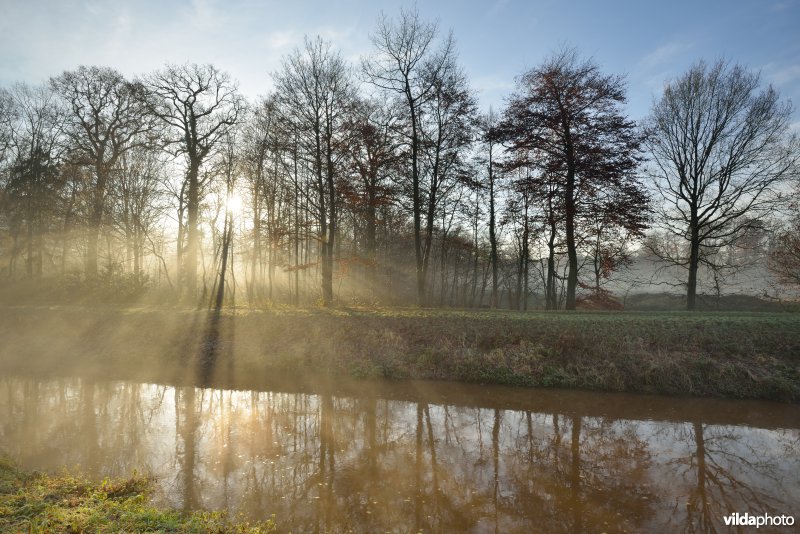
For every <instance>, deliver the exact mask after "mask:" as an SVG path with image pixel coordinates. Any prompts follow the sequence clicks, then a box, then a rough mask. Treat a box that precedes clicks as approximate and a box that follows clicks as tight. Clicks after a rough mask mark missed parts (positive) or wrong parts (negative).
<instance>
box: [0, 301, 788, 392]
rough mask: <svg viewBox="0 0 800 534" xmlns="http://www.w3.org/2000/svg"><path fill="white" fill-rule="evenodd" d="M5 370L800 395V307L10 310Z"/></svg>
mask: <svg viewBox="0 0 800 534" xmlns="http://www.w3.org/2000/svg"><path fill="white" fill-rule="evenodd" d="M0 338H2V339H3V344H2V347H0V369H1V370H2V371H3V372H13V373H30V372H33V373H51V374H58V375H65V374H66V375H72V374H79V375H82V376H90V377H98V378H110V377H115V378H123V379H136V380H148V381H156V382H165V381H166V382H181V383H186V382H189V383H197V382H199V383H200V384H206V385H210V384H213V385H219V386H225V387H236V388H256V389H258V388H264V387H281V386H284V387H286V386H285V385H286V384H288V383H291V382H292V381H294V382H296V381H297V380H298V379H300V380H301V381H304V383H307V384H308V383H312V382H313V380H314V379H316V378H320V379H321V378H322V377H343V376H349V377H356V378H379V377H380V378H390V379H433V380H455V381H464V382H482V383H496V384H510V385H519V386H545V387H569V388H583V389H594V390H608V391H628V392H643V393H664V394H673V395H696V396H716V397H732V398H756V399H771V400H782V401H790V402H796V401H797V400H798V399H800V316H797V315H796V314H789V313H783V314H781V313H774V314H766V313H706V314H688V313H680V312H679V313H664V312H659V313H598V312H585V313H570V314H567V313H541V312H540V313H514V312H505V313H501V312H458V311H428V310H411V309H409V310H383V311H363V310H355V309H338V310H322V309H308V310H269V311H246V312H245V311H234V310H226V311H223V312H222V313H221V314H216V315H215V314H213V313H211V312H205V311H195V310H186V309H174V310H166V309H119V308H84V307H69V306H61V307H16V308H15V307H9V308H4V309H3V310H2V313H1V314H0Z"/></svg>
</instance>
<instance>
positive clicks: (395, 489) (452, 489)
mask: <svg viewBox="0 0 800 534" xmlns="http://www.w3.org/2000/svg"><path fill="white" fill-rule="evenodd" d="M342 389H343V391H345V392H346V393H338V394H337V393H336V392H335V390H333V389H331V388H320V391H318V392H313V391H305V392H302V393H298V392H296V391H295V392H292V391H283V392H279V391H236V390H220V389H199V388H194V387H188V386H187V387H173V386H168V385H156V384H141V383H131V382H97V381H87V380H81V379H77V378H73V379H42V380H35V379H31V378H8V377H6V378H0V450H5V451H6V452H8V453H9V454H10V455H11V456H12V457H13V458H15V459H17V460H18V461H19V462H20V463H21V464H22V465H23V466H24V467H26V468H31V469H39V470H58V469H59V468H60V467H62V466H65V465H66V466H69V467H72V468H77V469H80V470H82V471H83V472H85V473H88V474H89V475H91V476H93V477H105V476H119V475H125V474H129V473H130V472H131V471H132V470H133V469H137V470H139V471H145V472H149V473H152V474H153V475H155V477H156V479H157V483H158V490H157V492H156V495H155V499H156V501H158V502H159V503H162V504H169V505H172V506H175V507H178V508H186V509H197V508H204V509H229V510H231V511H232V512H234V513H239V512H242V513H244V514H246V515H247V516H250V517H253V518H268V517H270V516H271V515H273V514H274V516H275V519H276V522H277V523H278V525H279V527H280V529H281V530H282V531H284V530H291V531H293V532H306V531H314V532H323V531H348V530H349V531H355V532H378V531H380V532H384V531H398V532H418V531H426V532H428V531H430V532H578V531H592V532H601V531H605V532H615V531H629V532H662V531H663V532H674V531H679V530H687V531H713V530H723V531H725V530H726V527H725V526H724V523H723V516H725V515H727V514H728V513H731V512H740V513H744V512H749V513H750V514H763V513H765V512H766V513H770V514H773V515H780V514H791V515H794V516H795V518H797V519H798V520H799V521H800V430H799V429H800V408H798V407H797V406H792V405H782V404H770V403H757V402H740V401H734V402H725V401H711V400H686V399H683V400H681V399H669V398H661V397H647V396H633V395H610V394H597V393H577V392H561V391H536V390H520V389H512V388H500V387H490V388H487V387H478V386H460V385H453V384H444V385H442V384H419V383H416V384H415V383H409V384H385V385H379V387H376V386H375V385H374V384H373V385H372V386H370V387H367V386H364V387H359V386H358V385H356V387H355V388H351V389H350V390H348V389H347V388H342ZM359 389H360V391H361V392H360V393H357V392H358V390H359ZM352 390H355V392H354V391H352ZM789 530H791V529H789ZM764 531H765V529H763V528H762V529H760V532H764Z"/></svg>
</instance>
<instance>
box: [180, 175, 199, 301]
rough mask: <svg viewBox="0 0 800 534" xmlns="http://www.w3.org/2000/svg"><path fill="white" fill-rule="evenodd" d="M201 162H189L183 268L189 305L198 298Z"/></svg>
mask: <svg viewBox="0 0 800 534" xmlns="http://www.w3.org/2000/svg"><path fill="white" fill-rule="evenodd" d="M199 172H200V169H199V162H197V161H190V162H189V173H188V176H187V178H188V182H189V198H188V199H187V202H186V211H187V221H186V224H187V229H186V234H187V235H186V237H187V244H186V257H185V258H183V268H184V272H185V279H186V298H187V301H188V302H189V303H194V302H195V299H196V298H197V254H198V246H199V240H200V231H199V228H198V227H197V222H198V215H199V211H200V206H199V202H200V181H199V176H198V174H199Z"/></svg>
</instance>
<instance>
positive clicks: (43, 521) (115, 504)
mask: <svg viewBox="0 0 800 534" xmlns="http://www.w3.org/2000/svg"><path fill="white" fill-rule="evenodd" d="M152 485H153V482H152V481H151V480H150V479H148V478H147V477H144V476H141V475H133V476H131V477H130V478H127V479H120V480H104V481H102V482H90V481H88V480H86V479H84V478H81V477H80V476H76V475H72V474H67V473H64V474H61V475H46V474H44V473H38V472H33V473H29V472H25V471H22V470H20V469H18V468H17V467H16V466H15V465H14V464H13V462H12V461H11V460H9V459H8V458H5V457H2V456H0V531H3V532H34V533H37V532H86V533H90V532H97V533H100V532H180V533H194V532H197V533H200V532H219V533H223V532H231V533H233V532H237V533H251V534H259V533H268V532H274V531H275V528H274V524H273V522H272V521H267V522H263V523H258V524H251V523H248V522H244V521H232V520H230V519H229V518H228V517H227V515H226V514H224V513H220V512H190V513H189V512H187V513H184V512H180V511H177V510H169V509H162V508H156V507H154V506H151V505H149V504H148V502H147V501H148V499H147V497H148V493H149V492H150V491H151V489H152Z"/></svg>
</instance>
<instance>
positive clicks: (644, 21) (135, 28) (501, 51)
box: [0, 0, 800, 131]
mask: <svg viewBox="0 0 800 534" xmlns="http://www.w3.org/2000/svg"><path fill="white" fill-rule="evenodd" d="M415 5H416V7H417V9H418V10H419V12H420V15H421V16H422V18H424V19H426V20H428V21H435V22H437V23H438V26H439V28H440V30H441V32H442V33H446V32H448V31H452V32H453V36H454V38H455V41H456V44H457V50H458V54H459V58H460V62H461V64H462V66H463V67H464V69H465V71H466V73H467V75H468V76H469V79H470V81H471V84H472V86H473V88H474V89H475V90H476V91H477V94H478V99H479V102H480V104H481V107H482V108H483V109H488V108H489V106H492V107H494V108H495V109H501V108H502V106H503V104H504V101H505V98H507V96H508V95H509V94H510V93H511V92H512V91H513V89H514V84H515V78H516V77H517V76H518V75H520V74H522V73H523V72H524V71H526V70H528V69H530V68H533V67H535V66H537V65H538V64H540V63H541V62H542V61H543V60H544V59H545V58H546V57H547V56H548V55H550V54H552V53H553V52H554V51H556V50H558V49H560V48H562V47H563V46H571V47H576V48H577V49H578V50H579V52H580V53H581V54H582V55H583V56H584V57H591V58H592V59H594V61H595V62H596V63H597V64H598V65H599V66H600V67H601V69H602V70H603V71H604V72H605V73H608V74H624V75H625V76H626V79H627V83H628V98H629V102H628V106H627V111H628V114H629V115H630V116H631V117H632V118H634V119H637V120H638V119H641V118H643V117H645V116H646V115H647V113H648V110H649V108H650V106H651V104H652V102H653V100H654V99H655V98H657V97H658V96H659V94H660V92H661V90H662V89H663V87H664V83H665V82H666V81H667V80H669V79H672V78H675V77H678V76H680V75H681V74H682V73H683V72H685V71H686V70H687V69H688V68H689V67H690V66H691V65H692V64H693V63H695V62H696V61H698V60H700V59H705V60H706V61H712V62H713V61H715V60H717V59H720V58H724V59H727V60H729V61H732V62H736V63H740V64H743V65H745V66H746V67H748V68H750V69H752V70H754V71H759V72H760V73H761V76H762V80H763V81H764V83H765V84H766V83H771V84H773V86H774V87H775V88H776V89H778V91H779V93H780V95H781V96H782V97H783V98H784V99H790V100H792V102H793V103H794V105H795V107H798V106H800V0H729V1H717V0H705V1H704V0H694V1H686V0H673V1H670V2H665V1H656V0H652V1H648V0H638V1H637V0H630V1H623V0H619V1H617V0H594V1H590V0H573V1H571V2H559V1H555V0H552V1H551V0H529V1H524V0H494V1H489V0H484V1H472V0H464V1H457V0H449V1H444V0H443V1H433V0H428V1H420V2H418V3H417V4H414V3H411V2H390V1H386V0H373V1H369V0H330V1H328V2H320V1H304V0H291V1H288V0H284V1H272V0H263V1H256V0H227V1H226V0H179V1H171V0H155V1H154V0H147V1H136V0H127V1H119V0H84V1H77V0H27V1H26V0H0V86H4V87H8V86H10V85H11V84H13V83H14V82H19V81H21V82H28V83H33V84H36V83H41V82H44V81H46V80H47V79H48V78H49V77H50V76H53V75H57V74H59V73H61V72H62V71H64V70H70V69H74V68H76V67H78V66H79V65H105V66H111V67H114V68H116V69H118V70H119V71H121V72H122V73H123V74H125V75H126V76H129V77H133V76H135V75H138V74H145V73H147V72H151V71H153V70H156V69H158V68H160V67H162V66H163V65H164V64H165V63H185V62H195V63H213V64H214V65H215V66H217V67H218V68H220V69H222V70H224V71H227V72H228V73H229V74H230V75H231V76H232V77H233V78H234V79H236V80H238V81H239V88H240V90H241V92H242V93H243V94H244V95H245V96H246V97H248V98H251V99H254V98H256V97H257V96H259V95H263V94H266V93H267V92H268V91H269V90H270V89H271V88H272V81H271V77H270V75H271V73H274V72H276V71H277V70H278V69H279V68H280V65H281V58H282V56H284V55H285V54H287V53H289V52H291V51H292V50H293V49H294V48H295V47H296V46H298V45H301V44H302V42H303V37H304V35H308V36H316V35H321V36H322V37H323V38H325V39H328V40H330V41H331V42H332V43H333V45H334V46H335V47H337V48H338V49H339V50H340V51H341V53H342V55H343V56H344V57H345V58H346V59H348V60H351V61H353V62H354V64H357V62H358V60H359V58H360V57H362V56H364V55H365V54H368V53H369V52H370V50H371V44H370V40H369V35H370V32H372V31H373V30H374V28H375V26H376V22H377V20H378V18H379V17H380V15H381V13H385V14H386V15H387V16H389V17H392V16H396V15H397V14H398V13H399V10H400V8H401V7H406V8H413V7H414V6H415ZM793 125H794V129H795V130H797V131H800V112H798V111H797V110H795V112H794V116H793Z"/></svg>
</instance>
